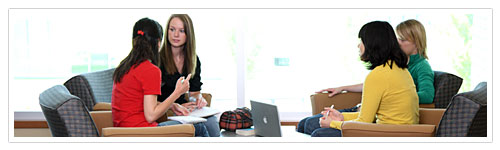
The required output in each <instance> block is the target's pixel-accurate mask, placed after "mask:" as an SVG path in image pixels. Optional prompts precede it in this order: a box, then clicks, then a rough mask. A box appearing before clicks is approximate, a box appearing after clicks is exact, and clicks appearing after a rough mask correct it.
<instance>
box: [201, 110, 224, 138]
mask: <svg viewBox="0 0 500 150" xmlns="http://www.w3.org/2000/svg"><path fill="white" fill-rule="evenodd" d="M205 119H207V122H203V124H204V125H205V127H206V128H207V130H208V135H210V137H219V136H220V127H219V122H217V117H215V115H213V116H210V117H207V118H205Z"/></svg>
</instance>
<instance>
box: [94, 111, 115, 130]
mask: <svg viewBox="0 0 500 150" xmlns="http://www.w3.org/2000/svg"><path fill="white" fill-rule="evenodd" d="M89 113H90V116H92V120H93V121H94V124H95V126H96V128H97V130H98V131H99V134H100V135H101V136H102V128H106V127H113V115H112V113H111V111H110V110H109V111H90V112H89Z"/></svg>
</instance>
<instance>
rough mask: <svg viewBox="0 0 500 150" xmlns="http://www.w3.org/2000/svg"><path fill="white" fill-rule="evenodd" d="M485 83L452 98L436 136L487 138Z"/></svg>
mask: <svg viewBox="0 0 500 150" xmlns="http://www.w3.org/2000/svg"><path fill="white" fill-rule="evenodd" d="M486 108H487V83H486V82H481V83H479V84H478V85H477V86H476V88H474V90H472V91H470V92H464V93H459V94H457V95H455V96H453V99H452V100H451V103H450V104H449V105H448V108H447V109H446V111H445V112H444V115H443V118H442V119H441V123H440V125H439V127H438V129H437V134H436V136H440V137H450V136H451V137H486V136H487V120H488V119H487V111H486Z"/></svg>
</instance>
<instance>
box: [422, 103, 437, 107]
mask: <svg viewBox="0 0 500 150" xmlns="http://www.w3.org/2000/svg"><path fill="white" fill-rule="evenodd" d="M418 107H419V108H436V105H435V104H434V103H430V104H418Z"/></svg>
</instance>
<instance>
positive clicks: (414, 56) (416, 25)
mask: <svg viewBox="0 0 500 150" xmlns="http://www.w3.org/2000/svg"><path fill="white" fill-rule="evenodd" d="M396 33H397V37H398V43H399V46H400V48H401V50H403V51H404V52H405V54H406V55H408V57H409V62H408V71H409V72H410V74H411V76H412V78H413V82H414V84H415V86H416V88H417V94H418V99H419V104H431V103H432V102H433V100H434V94H435V89H434V85H433V84H434V72H433V71H432V68H431V66H430V65H429V62H427V60H426V59H428V57H427V54H426V53H427V52H426V49H427V38H426V33H425V28H424V26H423V25H422V24H421V23H420V22H419V21H417V20H414V19H409V20H406V21H404V22H402V23H400V24H399V25H398V26H397V27H396ZM362 90H363V83H360V84H355V85H348V86H340V87H336V88H328V89H323V90H320V91H318V92H317V93H322V92H325V91H326V92H329V93H330V94H329V95H328V96H329V97H332V96H334V95H336V94H338V93H340V92H342V91H348V92H361V91H362ZM359 106H361V105H357V106H354V107H353V108H348V109H342V110H339V111H340V112H356V111H358V110H359V109H358V108H359ZM322 116H323V115H321V114H317V115H314V116H311V117H307V118H304V119H302V120H301V121H300V122H299V124H298V126H297V131H298V132H302V133H306V134H311V133H312V131H313V130H314V129H317V128H319V123H318V120H319V118H321V117H322Z"/></svg>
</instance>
